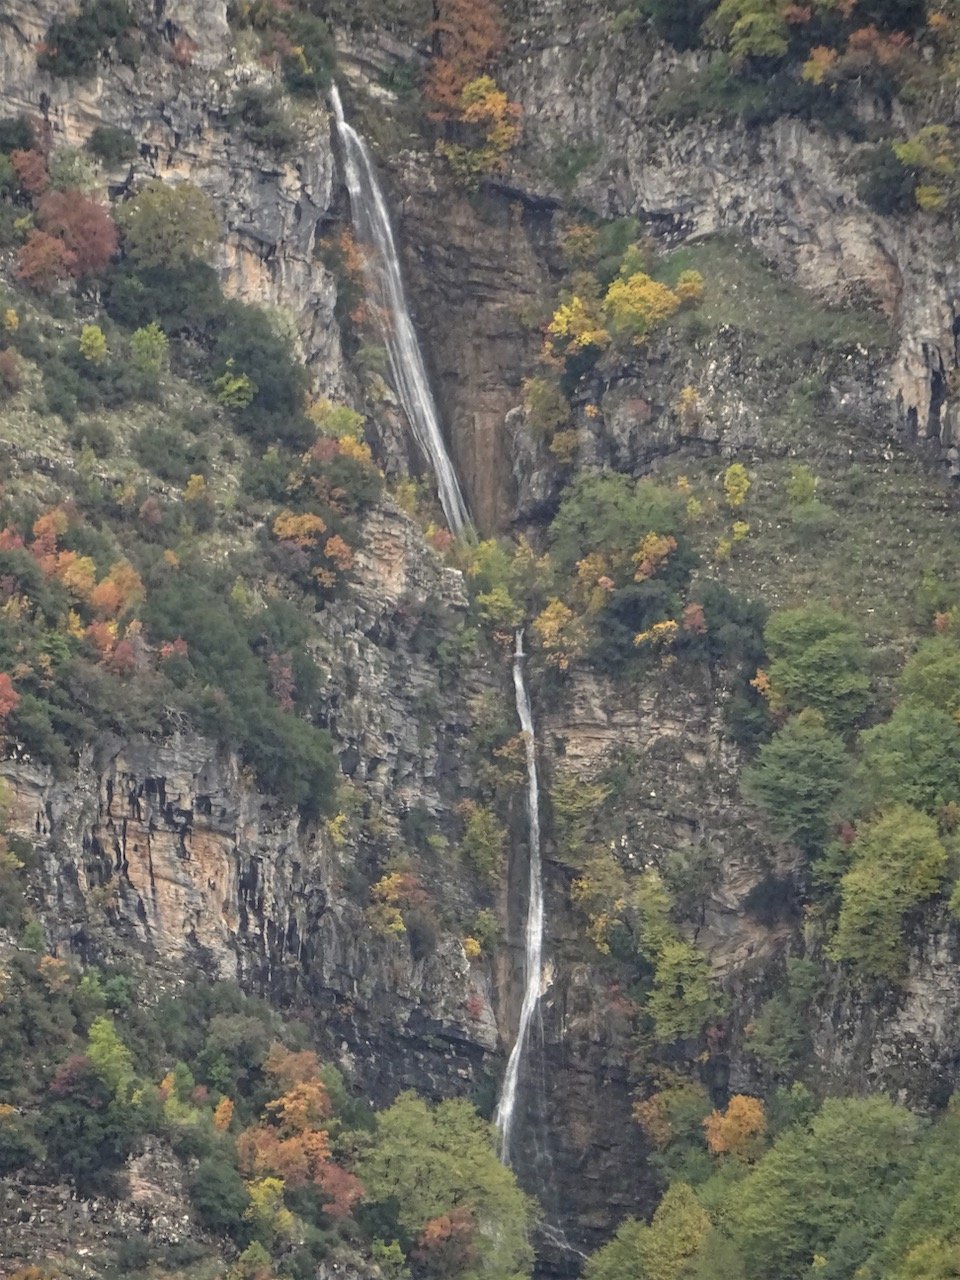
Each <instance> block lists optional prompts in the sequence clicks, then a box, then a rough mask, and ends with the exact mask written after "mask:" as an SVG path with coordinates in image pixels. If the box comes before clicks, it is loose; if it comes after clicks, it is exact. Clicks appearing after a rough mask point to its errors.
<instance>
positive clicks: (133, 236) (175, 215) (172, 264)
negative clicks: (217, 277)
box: [117, 179, 220, 270]
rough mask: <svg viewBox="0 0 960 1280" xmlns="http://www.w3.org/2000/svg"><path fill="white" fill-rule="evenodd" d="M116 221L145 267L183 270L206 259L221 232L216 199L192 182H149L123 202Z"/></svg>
mask: <svg viewBox="0 0 960 1280" xmlns="http://www.w3.org/2000/svg"><path fill="white" fill-rule="evenodd" d="M117 221H118V222H119V224H120V227H121V229H122V230H123V236H124V245H125V247H126V250H127V252H128V253H129V255H130V257H131V258H133V259H134V261H135V262H137V263H138V264H139V265H140V266H141V267H145V268H150V267H165V268H167V269H171V270H182V269H183V268H184V267H187V266H188V265H189V264H190V263H191V262H192V261H193V260H194V259H197V258H201V259H202V258H205V257H206V255H207V252H208V251H209V249H210V247H211V246H212V245H213V244H215V243H216V240H217V237H218V235H219V233H220V228H219V224H218V222H217V216H216V213H215V211H214V207H213V201H212V200H211V199H210V197H209V196H208V195H207V194H206V193H205V192H203V191H201V190H200V188H199V187H195V186H194V185H193V183H192V182H181V183H179V184H178V185H177V186H168V185H167V184H166V183H164V182H160V181H159V180H156V179H155V180H154V181H153V182H148V183H147V185H146V186H145V187H144V188H143V190H142V191H141V192H140V194H139V195H137V196H134V198H133V199H132V200H130V201H128V202H127V203H126V204H124V205H121V207H120V209H119V211H118V213H117Z"/></svg>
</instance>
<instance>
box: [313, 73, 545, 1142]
mask: <svg viewBox="0 0 960 1280" xmlns="http://www.w3.org/2000/svg"><path fill="white" fill-rule="evenodd" d="M330 97H331V100H332V102H333V109H334V114H335V115H336V120H337V129H338V131H339V134H340V139H341V142H342V144H343V152H344V170H345V175H346V179H347V189H348V190H349V192H350V205H351V209H352V211H353V220H354V224H355V226H356V229H357V232H358V234H359V237H360V239H361V240H362V241H363V242H364V244H365V245H366V246H367V248H368V249H371V248H372V249H373V250H374V252H372V253H371V252H368V253H367V255H366V257H365V259H364V270H365V273H366V278H367V284H368V287H369V289H370V291H371V294H372V296H373V300H374V303H375V304H376V307H375V310H376V314H377V316H378V317H379V318H380V322H381V324H382V326H383V337H384V342H385V343H386V346H387V351H388V353H389V356H390V367H391V369H392V370H393V376H394V380H395V382H396V387H397V392H398V394H399V396H400V400H401V402H402V404H403V407H404V411H405V412H406V415H407V417H408V419H409V420H410V426H411V428H412V430H413V433H414V435H415V436H416V439H417V443H418V444H419V445H420V447H421V448H422V450H423V452H424V454H425V455H426V457H427V458H428V459H429V462H430V465H431V466H432V467H433V471H434V474H435V476H436V479H437V488H438V491H439V495H440V502H441V505H442V506H443V511H444V515H445V516H446V518H447V524H448V525H449V527H450V530H451V532H453V533H462V532H464V531H469V530H470V529H471V528H472V524H471V521H470V513H469V512H468V510H467V506H466V503H465V502H464V499H463V494H462V492H461V489H460V484H459V481H458V480H457V473H456V471H455V470H454V468H453V463H452V462H451V461H450V456H449V454H448V453H447V450H446V446H445V444H444V441H443V434H442V432H441V430H440V423H439V419H438V416H437V409H436V405H435V404H434V400H433V396H432V394H431V392H430V384H429V382H428V380H427V373H426V369H425V368H424V364H423V356H422V354H421V352H420V346H419V343H418V342H417V335H416V333H415V332H414V328H413V323H412V321H411V319H410V313H409V311H408V310H407V301H406V296H405V293H404V288H403V278H402V276H401V274H400V261H399V258H398V257H397V249H396V243H395V241H394V238H393V231H392V229H391V227H390V218H389V215H388V213H387V207H386V203H385V201H384V198H383V193H382V191H381V190H380V185H379V183H378V182H377V176H376V173H375V171H374V168H373V165H372V163H371V161H370V156H369V153H368V151H367V148H366V145H365V143H364V142H363V139H362V138H361V137H360V136H359V134H357V132H356V131H355V130H354V129H352V128H351V126H350V125H349V124H347V121H346V120H345V118H344V114H343V105H342V103H341V101H340V94H339V93H338V92H337V87H336V85H334V86H333V87H332V88H331V90H330ZM523 659H524V653H523V632H522V631H518V632H517V634H516V649H515V652H514V657H513V685H514V689H515V690H516V698H517V715H518V717H519V719H520V726H521V728H522V729H523V741H524V747H525V751H526V758H527V816H528V820H529V832H530V839H529V844H530V897H529V903H528V906H527V924H526V947H525V953H524V988H523V1004H522V1005H521V1008H520V1025H519V1027H518V1029H517V1038H516V1040H515V1041H514V1044H513V1048H512V1049H511V1050H510V1057H509V1059H508V1061H507V1072H506V1076H505V1077H504V1082H503V1089H502V1091H501V1094H500V1101H499V1103H498V1104H497V1111H496V1116H495V1124H496V1127H497V1129H498V1131H499V1133H500V1158H501V1159H502V1161H503V1163H504V1164H509V1163H510V1139H511V1135H512V1130H513V1122H514V1118H515V1114H516V1107H517V1092H518V1085H519V1080H520V1068H521V1066H522V1062H523V1055H524V1052H525V1049H526V1046H527V1042H528V1038H529V1031H530V1023H531V1021H532V1019H533V1015H534V1013H535V1012H536V1008H537V1003H538V1001H539V999H540V970H541V960H542V953H543V882H542V874H541V860H540V784H539V781H538V778H537V748H536V738H535V737H534V730H533V713H532V711H531V708H530V695H529V693H528V692H527V685H526V680H525V677H524V670H523Z"/></svg>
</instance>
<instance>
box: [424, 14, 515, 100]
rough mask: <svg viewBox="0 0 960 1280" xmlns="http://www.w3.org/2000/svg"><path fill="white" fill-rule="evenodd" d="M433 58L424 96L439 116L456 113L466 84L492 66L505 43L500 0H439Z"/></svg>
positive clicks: (435, 17) (435, 22)
mask: <svg viewBox="0 0 960 1280" xmlns="http://www.w3.org/2000/svg"><path fill="white" fill-rule="evenodd" d="M432 30H433V60H432V61H431V63H430V69H429V71H428V72H427V78H426V80H425V81H424V86H423V93H424V97H425V98H426V99H427V100H428V102H430V103H431V104H432V105H433V106H434V108H435V110H436V114H437V116H438V117H449V116H455V115H456V114H457V112H458V110H459V108H460V100H461V96H462V94H463V91H464V89H465V88H466V86H467V85H468V84H469V83H470V82H471V81H472V80H476V79H477V77H478V76H480V75H481V74H482V73H483V72H484V71H485V70H486V69H487V67H488V66H489V64H490V62H491V61H492V60H493V58H495V57H496V55H497V54H498V53H499V52H500V50H501V49H502V48H503V45H504V32H503V20H502V17H501V14H500V8H499V5H498V4H497V3H496V0H435V3H434V22H433V28H432Z"/></svg>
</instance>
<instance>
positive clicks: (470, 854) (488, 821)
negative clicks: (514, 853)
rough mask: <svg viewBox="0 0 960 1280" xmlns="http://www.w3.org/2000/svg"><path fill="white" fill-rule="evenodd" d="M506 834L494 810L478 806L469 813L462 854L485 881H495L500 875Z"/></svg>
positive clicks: (461, 842) (462, 842)
mask: <svg viewBox="0 0 960 1280" xmlns="http://www.w3.org/2000/svg"><path fill="white" fill-rule="evenodd" d="M506 834H507V833H506V832H505V831H504V829H503V827H502V826H501V824H500V823H499V822H498V821H497V815H496V814H495V813H494V812H493V811H492V810H490V809H485V808H483V807H481V806H479V805H477V806H475V807H474V808H472V809H471V810H470V811H469V812H468V813H467V820H466V825H465V827H464V832H463V839H462V840H461V841H460V852H461V853H462V854H463V856H464V858H465V859H466V861H467V862H468V863H469V865H470V866H471V867H472V868H473V869H474V871H476V873H477V875H479V876H481V877H482V878H483V879H484V880H491V881H495V880H496V879H497V877H498V875H499V873H500V870H501V867H502V863H503V847H504V843H505V841H506Z"/></svg>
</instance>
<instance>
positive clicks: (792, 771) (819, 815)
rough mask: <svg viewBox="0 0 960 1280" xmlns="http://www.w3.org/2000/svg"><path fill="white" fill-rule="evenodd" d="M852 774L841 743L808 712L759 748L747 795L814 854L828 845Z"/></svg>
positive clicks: (781, 831)
mask: <svg viewBox="0 0 960 1280" xmlns="http://www.w3.org/2000/svg"><path fill="white" fill-rule="evenodd" d="M848 772H849V761H848V757H847V753H846V751H845V750H844V746H843V741H842V739H841V738H840V737H839V736H838V735H837V734H835V733H832V732H831V731H830V730H829V729H828V728H827V726H826V722H825V720H824V717H823V715H822V713H821V712H819V711H814V710H811V709H808V710H806V711H801V712H800V714H799V715H797V716H792V717H791V718H790V719H789V720H788V721H787V723H786V724H785V725H784V726H783V728H782V729H780V730H779V732H778V733H776V734H775V735H774V736H773V738H771V740H770V741H769V742H766V743H764V745H763V746H762V747H761V748H760V750H759V751H758V752H757V757H756V759H755V760H754V762H753V763H752V764H751V765H750V766H749V767H748V768H747V769H745V770H744V773H743V792H744V795H746V796H747V797H748V799H750V800H753V801H755V802H756V803H757V804H759V805H760V806H761V807H762V808H763V810H764V811H765V813H766V817H767V821H768V822H769V824H770V826H771V827H772V828H773V830H774V831H776V833H777V834H778V835H781V836H785V837H786V838H787V839H788V840H793V841H795V842H796V843H797V844H798V845H799V846H800V848H801V849H803V850H804V851H805V852H807V853H814V852H816V851H817V850H818V849H819V848H820V847H821V846H822V845H823V842H824V840H825V839H826V836H827V831H828V829H829V825H830V813H831V808H832V806H833V804H834V802H835V801H836V799H837V797H838V796H839V795H840V793H841V792H842V791H843V788H844V784H845V780H846V776H847V774H848Z"/></svg>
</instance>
